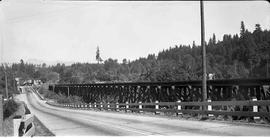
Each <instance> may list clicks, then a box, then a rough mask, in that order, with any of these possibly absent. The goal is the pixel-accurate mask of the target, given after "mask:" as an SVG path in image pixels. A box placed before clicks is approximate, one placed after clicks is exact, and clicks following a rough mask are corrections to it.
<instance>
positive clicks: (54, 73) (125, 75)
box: [0, 22, 270, 90]
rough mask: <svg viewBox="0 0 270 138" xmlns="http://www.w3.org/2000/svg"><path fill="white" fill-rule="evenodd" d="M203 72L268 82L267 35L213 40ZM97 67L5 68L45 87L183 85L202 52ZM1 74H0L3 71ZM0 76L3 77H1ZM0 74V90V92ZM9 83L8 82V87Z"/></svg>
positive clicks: (185, 50)
mask: <svg viewBox="0 0 270 138" xmlns="http://www.w3.org/2000/svg"><path fill="white" fill-rule="evenodd" d="M206 51H207V72H208V73H214V74H215V79H233V78H265V77H269V74H270V73H269V72H270V71H269V65H268V64H269V63H268V62H269V57H270V30H262V29H261V27H260V25H259V24H256V25H255V29H254V31H253V32H252V31H249V30H247V29H246V28H245V25H244V22H241V26H240V34H235V35H224V36H223V39H222V40H220V41H217V40H216V36H215V34H213V36H212V37H211V38H210V40H208V42H207V43H206ZM97 54H98V55H97V57H98V58H97V60H98V64H94V63H75V64H72V65H71V66H65V65H64V64H57V65H54V66H46V64H42V65H33V64H28V63H24V61H23V60H21V61H20V63H14V64H12V65H11V66H9V67H8V70H9V71H8V72H9V74H10V76H12V75H13V76H16V77H20V78H23V79H41V80H42V81H44V82H48V81H49V83H57V82H58V83H95V82H118V81H121V82H129V81H181V80H197V79H200V78H201V76H202V74H201V66H202V65H201V60H202V58H201V47H200V46H199V45H196V44H195V42H193V44H192V45H175V46H174V47H170V48H169V49H166V50H163V51H161V52H159V53H158V54H157V55H155V54H149V55H148V56H147V57H145V58H139V59H137V60H135V61H128V60H127V59H123V61H122V63H118V61H117V60H115V59H111V58H109V59H107V60H105V61H104V62H103V63H101V61H102V60H101V58H100V55H99V51H98V52H97ZM2 70H3V69H2ZM2 70H1V71H2ZM2 74H3V73H1V76H0V77H1V80H0V81H1V82H0V87H1V88H0V90H2V88H4V76H3V75H2ZM12 83H13V82H12V81H11V80H10V81H9V84H10V86H12Z"/></svg>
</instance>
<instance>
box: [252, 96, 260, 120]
mask: <svg viewBox="0 0 270 138" xmlns="http://www.w3.org/2000/svg"><path fill="white" fill-rule="evenodd" d="M252 101H257V98H256V97H252ZM253 112H258V105H253ZM258 119H260V117H258V116H254V120H258Z"/></svg>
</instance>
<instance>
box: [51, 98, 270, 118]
mask: <svg viewBox="0 0 270 138" xmlns="http://www.w3.org/2000/svg"><path fill="white" fill-rule="evenodd" d="M47 104H49V105H53V106H58V107H63V108H72V109H86V110H87V109H98V110H110V111H126V112H128V111H132V112H144V111H146V112H154V113H160V112H170V113H176V114H177V115H179V114H207V115H209V116H213V115H229V116H238V117H243V116H245V117H254V119H258V118H260V117H263V118H267V119H270V112H269V107H270V100H259V101H257V99H256V98H254V99H253V100H250V101H213V102H211V100H209V101H208V102H181V101H177V102H158V101H156V102H154V103H141V102H139V103H128V102H127V103H96V102H95V103H89V104H57V103H52V102H47ZM203 105H207V106H208V110H207V111H206V110H205V111H204V110H201V107H202V106H203ZM236 107H239V109H241V110H239V111H237V110H236ZM240 107H242V108H240Z"/></svg>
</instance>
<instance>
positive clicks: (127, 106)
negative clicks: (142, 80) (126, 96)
mask: <svg viewBox="0 0 270 138" xmlns="http://www.w3.org/2000/svg"><path fill="white" fill-rule="evenodd" d="M128 108H129V105H128V102H126V112H127V111H128Z"/></svg>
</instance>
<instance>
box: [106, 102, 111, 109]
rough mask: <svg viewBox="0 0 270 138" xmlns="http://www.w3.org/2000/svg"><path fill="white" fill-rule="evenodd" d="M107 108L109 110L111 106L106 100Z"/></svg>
mask: <svg viewBox="0 0 270 138" xmlns="http://www.w3.org/2000/svg"><path fill="white" fill-rule="evenodd" d="M107 108H108V110H109V111H111V109H110V108H111V106H110V102H108V104H107Z"/></svg>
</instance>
